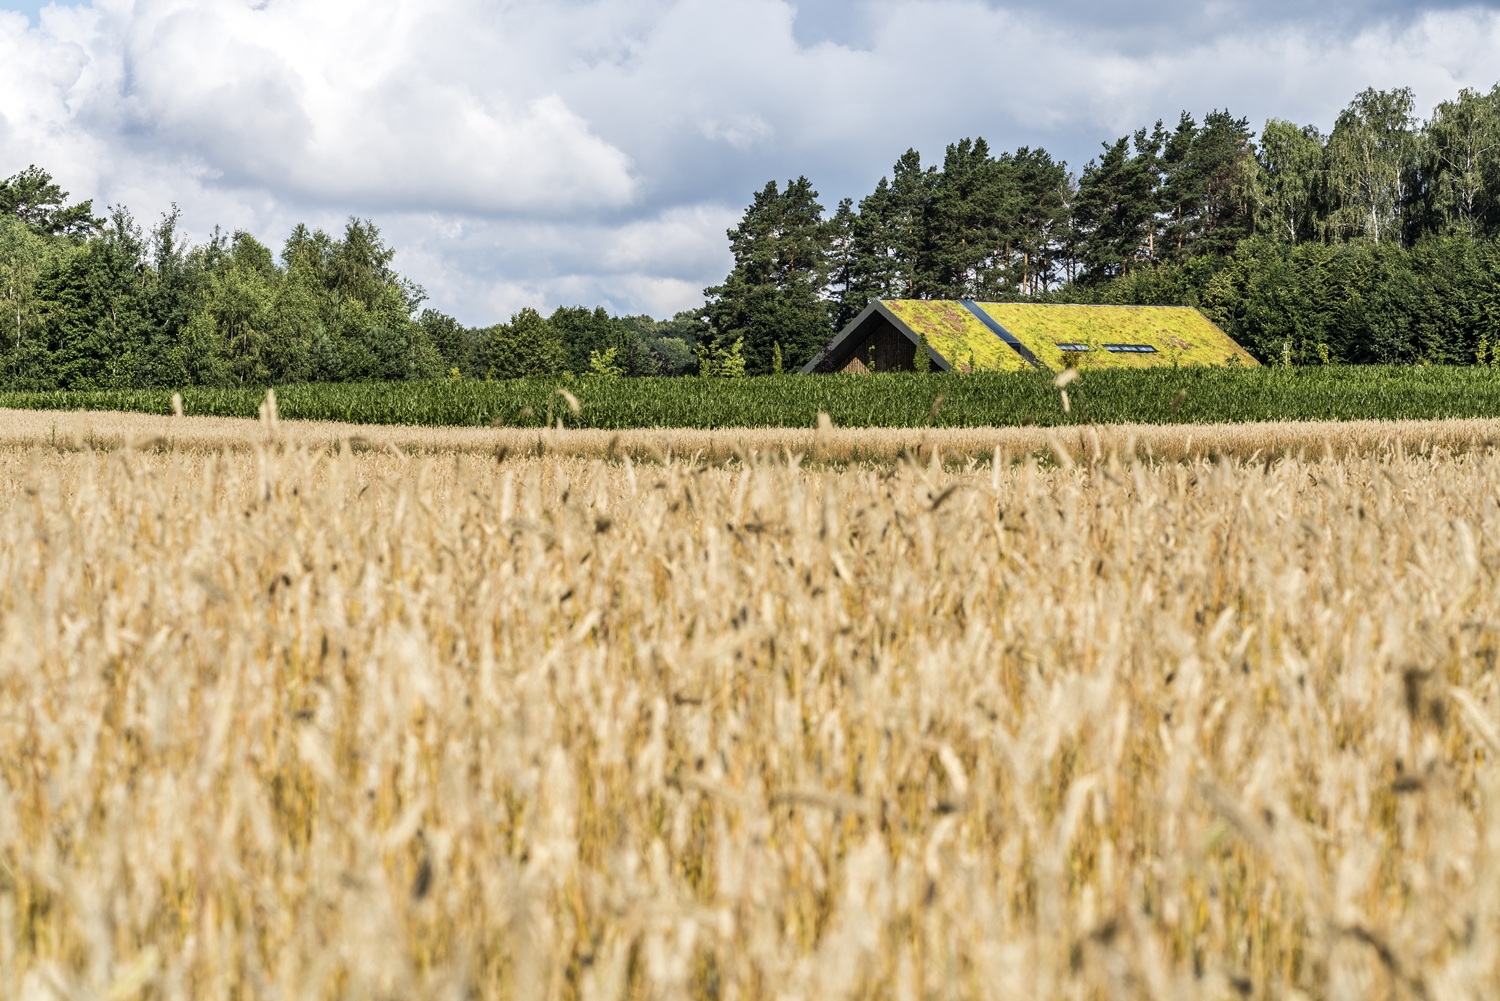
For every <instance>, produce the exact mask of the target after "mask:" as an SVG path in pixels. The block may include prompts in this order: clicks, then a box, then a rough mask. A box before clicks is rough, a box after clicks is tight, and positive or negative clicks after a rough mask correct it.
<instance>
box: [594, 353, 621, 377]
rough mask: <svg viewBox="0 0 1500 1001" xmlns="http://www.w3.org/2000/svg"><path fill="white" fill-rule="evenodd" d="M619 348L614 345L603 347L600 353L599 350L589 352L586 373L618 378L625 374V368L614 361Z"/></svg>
mask: <svg viewBox="0 0 1500 1001" xmlns="http://www.w3.org/2000/svg"><path fill="white" fill-rule="evenodd" d="M619 353H620V349H619V348H615V347H608V348H605V349H604V351H603V353H602V354H601V353H600V352H599V351H597V350H595V351H591V352H589V370H588V372H587V373H586V374H588V375H590V376H592V377H594V378H603V379H618V378H619V377H621V376H623V375H624V374H625V370H624V369H623V368H621V367H620V366H619V365H618V364H616V363H615V359H616V357H617V356H618V355H619Z"/></svg>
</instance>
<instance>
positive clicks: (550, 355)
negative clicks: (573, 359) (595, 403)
mask: <svg viewBox="0 0 1500 1001" xmlns="http://www.w3.org/2000/svg"><path fill="white" fill-rule="evenodd" d="M484 337H485V350H486V357H487V359H488V361H489V367H488V368H487V369H486V372H485V376H486V378H489V379H519V378H524V377H526V376H538V375H542V376H550V375H557V374H558V373H560V372H563V371H565V370H566V366H567V354H566V352H565V350H564V348H563V342H562V338H561V337H559V336H558V334H557V331H556V329H554V328H553V326H552V324H551V323H549V322H548V321H547V320H545V319H543V317H542V315H541V314H540V313H538V312H537V311H536V310H534V309H529V308H527V309H522V310H520V311H519V312H516V313H514V314H512V315H511V318H510V322H509V323H502V324H496V325H495V326H493V327H490V328H489V330H488V331H486V332H485V335H484Z"/></svg>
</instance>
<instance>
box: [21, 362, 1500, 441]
mask: <svg viewBox="0 0 1500 1001" xmlns="http://www.w3.org/2000/svg"><path fill="white" fill-rule="evenodd" d="M1052 378H1053V377H1052V375H1051V374H1050V373H1036V372H1021V373H977V374H972V375H963V374H957V373H932V374H927V375H918V374H913V373H888V374H879V375H858V376H845V375H829V376H796V375H785V376H765V377H759V378H748V379H699V378H682V379H576V380H562V381H559V380H557V379H518V380H513V381H504V382H397V383H331V384H330V383H324V384H308V385H296V386H278V387H277V388H276V395H277V403H278V407H279V410H280V413H281V415H282V416H283V417H285V418H293V419H296V418H303V419H315V420H338V421H350V422H355V423H364V424H409V425H432V426H464V425H467V426H476V425H488V424H491V423H495V422H497V421H498V423H501V424H506V425H511V426H519V427H540V426H542V425H543V424H545V423H547V422H548V420H549V419H550V420H552V421H556V420H557V419H559V418H561V419H562V420H563V422H564V423H565V424H566V425H567V426H568V427H595V428H639V427H687V428H718V427H811V426H812V425H814V424H815V423H816V421H817V416H818V414H819V413H820V412H821V413H826V414H828V415H829V416H830V417H831V418H832V420H833V422H834V423H835V424H836V425H839V426H842V427H917V426H922V425H926V424H934V425H938V426H948V427H978V426H985V425H1013V424H1040V425H1061V424H1079V423H1089V422H1093V423H1147V424H1158V423H1174V422H1175V423H1203V424H1207V423H1221V422H1242V421H1271V420H1277V421H1280V420H1361V419H1391V420H1395V419H1427V418H1441V417H1496V416H1500V369H1494V368H1440V367H1421V368H1407V367H1373V366H1371V367H1340V366H1330V367H1326V368H1325V367H1318V368H1291V369H1287V368H1257V369H1248V370H1246V369H1227V368H1216V369H1210V368H1183V369H1154V370H1120V371H1095V372H1087V371H1086V372H1084V373H1083V374H1082V375H1081V376H1080V377H1079V378H1078V380H1077V381H1075V382H1073V383H1072V384H1071V385H1070V386H1068V387H1067V391H1068V394H1069V396H1070V398H1071V402H1072V409H1071V412H1070V413H1064V412H1063V409H1062V405H1061V399H1060V394H1059V392H1058V390H1057V389H1056V388H1054V386H1053V385H1052ZM559 387H562V388H564V389H566V390H567V391H568V392H569V393H571V394H572V395H573V396H574V397H575V398H576V399H577V400H578V402H579V412H578V413H577V414H574V413H572V412H571V408H570V407H569V405H568V404H567V402H566V401H565V400H564V398H563V397H562V396H560V395H559V394H558V393H557V392H556V390H557V389H558V388H559ZM182 396H183V402H184V408H185V411H186V412H187V413H188V414H201V415H214V416H224V417H254V416H255V415H256V413H257V409H258V407H259V405H260V402H261V400H262V399H264V397H265V391H264V390H263V389H192V388H189V389H184V390H182ZM171 397H172V392H171V391H170V390H116V391H97V392H52V393H19V392H0V407H12V408H23V409H32V410H43V409H50V410H79V409H83V410H128V411H137V412H147V413H161V414H169V413H171V412H172V404H171Z"/></svg>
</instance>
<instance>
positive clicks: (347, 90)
mask: <svg viewBox="0 0 1500 1001" xmlns="http://www.w3.org/2000/svg"><path fill="white" fill-rule="evenodd" d="M1497 80H1500V0H1497V2H1495V3H1488V4H1447V3H1410V2H1404V3H1403V2H1396V0H1375V2H1358V0H1324V2H1323V3H1319V4H1312V3H1307V2H1305V0H1258V2H1251V0H1213V2H1186V0H1166V2H1160V3H1154V4H1140V3H1135V4H1126V3H1120V2H1118V0H1075V2H1073V3H1068V4H1043V3H1037V2H1032V3H1019V2H1010V0H803V2H800V3H792V2H785V0H595V2H581V0H544V2H538V0H505V2H500V3H494V2H490V3H486V2H479V0H95V2H94V3H92V4H91V5H79V6H63V5H45V6H42V5H39V4H37V3H35V2H26V0H0V176H4V175H7V174H10V173H13V172H15V171H17V170H20V169H22V168H24V167H25V166H26V165H27V164H28V163H37V164H39V165H42V166H44V167H46V168H47V169H49V170H51V171H52V172H53V174H54V175H56V176H57V177H58V178H59V179H60V180H61V181H62V182H63V184H64V186H65V187H66V188H68V189H69V190H71V191H72V192H73V194H74V195H75V197H92V198H94V199H95V200H96V203H97V204H100V205H103V204H112V203H123V204H126V205H128V206H129V207H130V208H131V209H132V210H133V211H134V212H135V214H136V216H137V217H138V218H139V219H141V220H142V221H143V222H144V223H145V224H147V225H150V223H151V222H152V221H154V219H155V218H156V217H157V216H158V215H159V214H160V213H161V211H162V210H163V209H165V208H166V207H167V205H168V204H169V203H171V202H174V201H175V202H176V203H177V204H178V205H179V206H180V207H181V209H182V212H183V218H184V222H185V224H186V225H187V227H188V229H189V231H190V232H191V233H193V234H194V235H195V236H196V237H197V238H199V239H201V238H202V237H203V236H204V235H205V234H206V233H207V232H208V231H209V230H211V228H212V227H213V226H214V225H215V224H219V225H222V226H223V227H225V228H226V229H248V230H250V231H251V232H253V233H255V234H256V235H257V236H259V237H260V238H261V239H263V240H265V241H266V242H268V243H271V244H272V245H273V246H279V244H280V241H281V240H282V239H283V238H284V237H285V235H286V232H287V230H288V229H290V227H291V226H292V225H293V224H294V223H296V222H298V221H307V222H309V223H313V224H316V225H321V226H324V227H329V228H337V227H339V226H340V225H341V224H342V220H343V219H345V218H346V217H347V216H349V215H350V214H355V215H359V216H362V217H368V218H371V219H373V220H374V221H375V222H376V223H377V224H378V225H380V226H381V227H382V229H383V230H384V231H385V233H386V234H387V235H388V236H389V237H390V239H391V241H392V243H393V244H394V245H395V246H396V247H397V249H398V257H397V265H398V267H400V269H401V270H402V271H403V272H404V273H406V274H408V275H410V276H411V277H413V278H415V279H416V280H418V281H420V282H421V283H422V284H423V285H424V286H425V287H426V288H427V290H428V293H429V296H430V298H431V300H432V304H433V305H435V306H436V307H437V308H440V309H443V310H445V311H447V312H450V313H452V314H454V315H456V316H457V317H459V318H460V319H461V320H464V321H465V322H468V323H472V324H478V323H490V322H494V321H495V320H497V319H502V318H503V317H505V316H506V315H508V314H509V313H510V312H511V311H513V310H515V309H517V308H519V307H520V306H524V305H532V306H537V307H540V308H544V309H550V307H552V306H555V305H559V304H574V303H585V304H588V305H594V304H603V305H605V306H607V307H609V308H610V309H611V310H613V311H616V312H632V313H634V312H647V313H651V314H653V315H656V316H667V315H670V314H671V313H672V312H674V311H676V310H678V309H683V308H688V307H691V306H695V305H697V304H698V303H699V302H701V290H702V288H703V286H704V285H706V284H711V283H714V282H716V281H717V280H719V279H720V278H722V277H723V275H724V273H725V271H726V270H727V267H728V254H727V251H726V243H725V239H724V230H725V228H726V227H728V226H730V225H731V224H732V223H733V222H734V221H735V219H736V218H737V217H738V215H739V213H740V212H741V211H742V210H743V207H744V205H745V203H746V202H747V201H748V200H749V195H750V193H751V191H752V190H754V189H756V188H759V187H760V186H761V185H762V184H764V183H765V181H767V180H769V179H771V178H773V177H774V178H786V177H788V176H795V175H797V174H806V175H807V176H808V177H810V178H811V179H812V180H813V182H814V183H815V185H816V186H817V187H818V189H819V190H820V191H821V192H822V194H823V201H824V204H825V205H828V206H830V207H831V206H832V205H833V204H835V203H836V202H837V200H838V198H840V197H843V196H854V197H856V198H857V197H858V196H859V195H861V194H863V193H865V192H867V191H868V190H869V189H870V188H871V187H872V186H873V185H874V183H875V181H876V180H877V179H878V178H879V177H880V176H881V175H882V174H883V173H885V172H887V171H888V170H889V168H890V165H891V163H892V161H894V159H895V158H896V157H897V156H898V155H899V154H900V153H901V152H902V151H903V150H904V149H906V148H907V147H909V146H915V147H916V148H917V149H918V150H920V151H921V152H922V153H923V155H924V156H925V157H928V158H931V157H934V156H940V155H941V153H942V149H943V146H944V145H945V144H946V143H948V142H952V141H954V140H956V139H958V138H961V137H964V136H984V137H985V138H986V139H988V140H989V141H990V143H991V145H992V146H996V147H1000V148H1014V147H1016V146H1021V145H1029V146H1038V145H1040V146H1045V147H1046V148H1047V149H1049V150H1050V151H1052V153H1053V154H1054V155H1055V156H1059V157H1061V158H1064V159H1066V160H1067V161H1068V163H1069V164H1070V165H1071V166H1072V167H1073V168H1074V169H1075V170H1076V169H1078V168H1080V167H1081V166H1082V165H1083V164H1084V163H1085V162H1086V161H1087V160H1088V159H1089V158H1090V157H1091V156H1093V155H1094V153H1095V152H1096V151H1097V150H1098V148H1099V142H1100V140H1103V139H1107V138H1113V137H1116V136H1119V135H1122V134H1125V133H1126V132H1129V131H1133V130H1134V129H1135V128H1137V127H1139V126H1140V125H1144V124H1149V123H1150V122H1153V121H1155V120H1156V119H1157V118H1166V119H1167V120H1168V123H1169V124H1170V123H1171V122H1172V121H1174V120H1175V118H1176V116H1177V113H1178V112H1179V111H1180V110H1182V109H1184V108H1186V109H1189V110H1191V111H1194V112H1195V113H1199V114H1201V113H1202V112H1203V111H1206V110H1209V109H1211V108H1217V107H1227V108H1229V109H1230V110H1232V111H1233V112H1234V113H1236V114H1238V115H1246V116H1249V118H1250V120H1251V123H1252V125H1253V126H1256V127H1258V126H1259V124H1260V123H1261V122H1263V121H1264V120H1265V119H1266V118H1267V117H1269V116H1276V117H1282V118H1290V119H1293V120H1295V121H1297V122H1299V123H1307V122H1312V123H1316V124H1318V125H1319V126H1321V127H1323V128H1325V129H1326V128H1327V127H1328V126H1329V125H1331V124H1332V121H1333V119H1334V117H1335V116H1336V115H1337V113H1338V111H1339V109H1340V108H1341V107H1343V106H1344V105H1345V104H1346V103H1348V101H1349V99H1350V97H1351V96H1352V95H1353V94H1354V93H1355V92H1357V91H1359V90H1361V89H1363V88H1364V87H1367V86H1375V87H1394V86H1402V85H1405V86H1410V87H1412V88H1414V89H1415V91H1416V94H1417V100H1418V105H1419V107H1420V109H1421V110H1422V111H1423V112H1424V113H1425V112H1426V111H1427V110H1428V109H1430V108H1431V106H1432V105H1433V104H1435V103H1436V102H1438V101H1440V100H1444V99H1446V98H1449V97H1451V96H1453V95H1454V94H1456V93H1457V92H1458V90H1459V89H1460V88H1461V87H1466V86H1467V87H1481V88H1484V89H1488V88H1489V87H1490V86H1492V85H1493V84H1495V83H1496V81H1497Z"/></svg>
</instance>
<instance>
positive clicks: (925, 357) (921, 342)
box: [913, 334, 932, 375]
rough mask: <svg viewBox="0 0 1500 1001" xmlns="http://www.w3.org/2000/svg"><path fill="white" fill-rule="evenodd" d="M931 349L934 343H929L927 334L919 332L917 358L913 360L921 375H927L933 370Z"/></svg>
mask: <svg viewBox="0 0 1500 1001" xmlns="http://www.w3.org/2000/svg"><path fill="white" fill-rule="evenodd" d="M931 350H932V345H931V344H929V343H927V335H926V334H918V335H917V355H916V358H915V359H913V362H914V366H915V368H916V370H917V373H918V374H919V375H926V374H927V373H928V372H930V371H932V355H930V354H929V353H928V352H930V351H931Z"/></svg>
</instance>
